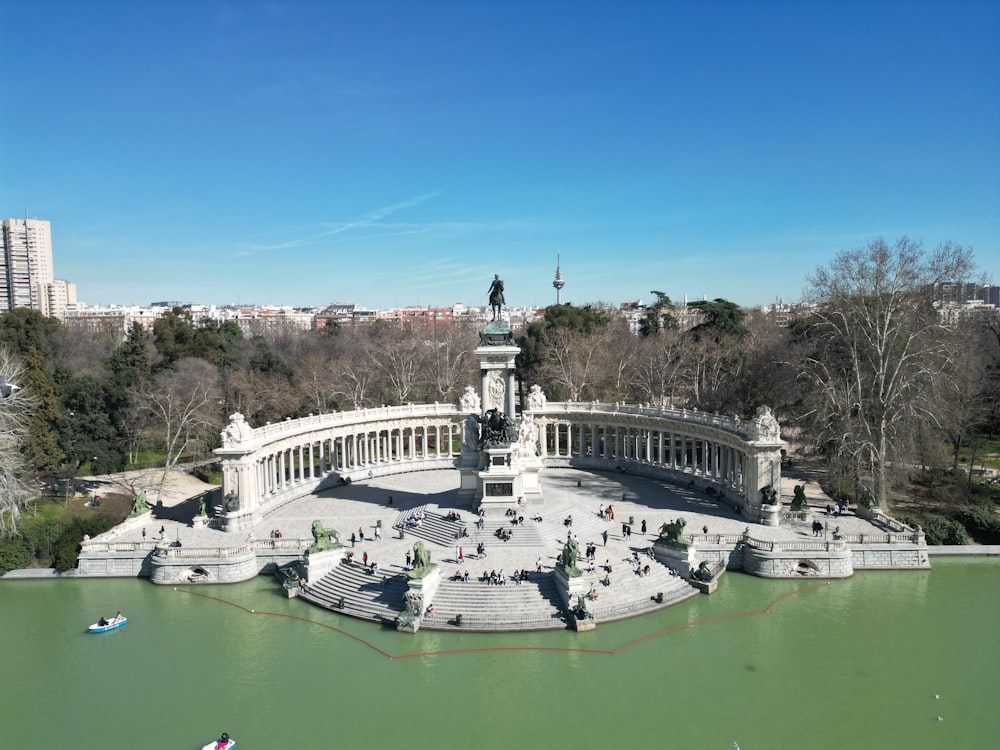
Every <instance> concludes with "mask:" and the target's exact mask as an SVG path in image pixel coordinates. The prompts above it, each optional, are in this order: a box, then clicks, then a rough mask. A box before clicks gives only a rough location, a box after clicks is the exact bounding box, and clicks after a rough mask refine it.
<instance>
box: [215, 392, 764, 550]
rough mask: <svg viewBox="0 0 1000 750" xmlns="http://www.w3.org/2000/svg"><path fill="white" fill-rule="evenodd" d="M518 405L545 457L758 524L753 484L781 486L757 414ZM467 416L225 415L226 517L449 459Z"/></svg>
mask: <svg viewBox="0 0 1000 750" xmlns="http://www.w3.org/2000/svg"><path fill="white" fill-rule="evenodd" d="M524 415H525V416H530V418H531V420H532V421H533V424H534V426H535V429H536V431H537V435H536V444H537V447H538V451H539V454H540V456H541V458H542V460H543V462H544V465H547V466H573V467H578V468H587V469H598V470H618V471H628V472H633V473H637V474H644V475H649V476H657V477H664V478H667V479H670V480H672V481H677V482H680V483H687V484H692V483H694V484H697V485H699V487H701V488H703V489H708V488H711V489H712V491H714V492H717V493H719V494H720V495H724V496H725V497H727V498H728V499H729V500H731V501H732V502H734V503H735V504H737V505H739V506H740V507H741V508H742V509H743V510H745V511H746V512H747V515H748V520H752V521H761V522H767V521H765V519H764V516H765V515H766V513H765V512H764V510H762V509H761V498H760V491H761V488H762V487H764V486H765V485H769V486H770V487H773V488H775V489H776V490H777V491H778V493H779V495H780V480H781V466H780V449H781V447H783V446H784V443H783V442H782V441H781V440H780V438H778V437H777V432H776V429H775V430H774V431H773V432H769V433H767V434H766V435H765V434H762V431H761V429H760V428H759V425H758V424H757V423H756V422H755V421H754V420H750V421H744V420H740V419H738V418H735V417H723V416H719V415H711V414H705V413H701V412H693V411H687V410H674V409H654V408H649V407H642V406H635V405H625V404H601V403H575V402H562V403H560V402H550V403H547V404H544V405H542V406H541V407H537V406H536V408H532V409H529V410H527V411H525V412H524ZM768 415H769V411H768ZM469 416H470V413H469V411H461V410H459V408H458V407H456V406H455V405H451V404H427V405H407V406H395V407H382V408H377V409H360V410H357V411H351V412H338V413H333V414H319V415H310V416H308V417H304V418H302V419H297V420H286V421H285V422H281V423H277V424H268V425H265V426H263V427H259V428H257V429H252V428H251V427H250V426H249V425H247V424H246V422H245V421H243V418H242V416H241V415H238V414H237V415H233V417H232V418H231V421H230V424H229V426H228V427H227V429H226V431H225V432H224V433H223V447H222V448H219V449H218V450H217V451H216V454H217V455H219V456H220V458H221V459H222V469H223V502H224V504H225V505H224V514H223V519H224V523H223V527H224V528H225V529H226V530H232V531H235V530H240V529H246V528H250V527H252V526H253V525H255V524H256V523H257V522H259V521H260V520H262V519H263V518H264V517H265V516H266V515H267V514H268V513H269V512H271V511H273V510H275V509H277V508H278V507H280V506H281V505H284V504H285V503H287V502H290V501H292V500H294V499H297V498H299V497H302V496H303V495H305V494H308V493H309V492H312V491H313V490H315V489H317V488H321V487H323V486H331V485H334V484H337V483H340V482H347V481H354V480H358V479H365V478H373V477H376V476H384V475H387V474H395V473H402V472H408V471H421V470H428V469H441V468H453V467H455V466H456V465H457V462H458V460H459V458H460V457H461V454H462V440H463V437H464V436H466V434H467V433H466V430H465V427H466V424H465V423H466V419H467V418H468V417H469ZM775 426H776V423H775ZM765 432H766V431H765ZM776 507H780V506H776ZM775 518H776V516H775ZM775 523H776V520H775Z"/></svg>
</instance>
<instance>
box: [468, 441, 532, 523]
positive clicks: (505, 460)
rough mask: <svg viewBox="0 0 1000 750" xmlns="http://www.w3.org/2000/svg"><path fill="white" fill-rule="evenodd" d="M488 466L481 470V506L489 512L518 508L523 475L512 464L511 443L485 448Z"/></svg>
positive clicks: (484, 452)
mask: <svg viewBox="0 0 1000 750" xmlns="http://www.w3.org/2000/svg"><path fill="white" fill-rule="evenodd" d="M483 454H484V455H485V457H486V468H485V469H483V470H482V471H480V472H479V492H478V493H477V497H478V498H479V503H480V507H481V508H483V509H484V510H485V511H486V512H487V513H489V512H490V511H491V510H493V509H503V510H507V509H508V508H516V507H517V500H518V498H519V497H521V496H522V495H521V492H520V488H521V475H520V472H518V470H517V469H516V468H515V467H513V466H512V465H511V448H510V445H490V446H487V447H485V448H483Z"/></svg>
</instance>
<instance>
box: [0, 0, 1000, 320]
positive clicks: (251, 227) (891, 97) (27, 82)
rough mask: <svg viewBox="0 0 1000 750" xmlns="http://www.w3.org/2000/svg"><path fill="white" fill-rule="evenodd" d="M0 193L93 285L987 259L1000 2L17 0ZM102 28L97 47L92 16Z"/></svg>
mask: <svg viewBox="0 0 1000 750" xmlns="http://www.w3.org/2000/svg"><path fill="white" fill-rule="evenodd" d="M8 16H9V20H10V22H11V23H12V24H13V25H15V26H16V27H18V28H24V29H34V30H35V32H36V33H31V34H28V33H25V34H12V35H9V37H8V40H7V41H8V45H9V49H8V53H7V54H6V55H5V59H4V62H3V66H4V71H5V72H6V73H7V79H8V80H9V81H17V83H18V87H19V90H22V91H24V92H26V93H28V94H29V96H28V97H27V101H29V102H30V106H25V107H7V108H5V111H4V113H3V114H2V115H0V142H2V143H4V144H5V145H7V146H8V147H7V148H6V149H5V156H6V159H5V161H6V164H5V167H6V168H5V179H4V180H3V181H2V182H0V206H5V208H4V209H3V217H17V216H25V214H26V212H27V214H29V215H30V217H31V218H38V219H41V220H45V221H49V222H50V223H51V228H52V246H53V250H54V256H55V257H54V261H55V275H56V276H57V277H59V278H61V279H68V280H70V281H72V282H74V283H75V284H76V287H77V290H78V296H79V298H80V299H81V300H82V301H84V302H87V303H89V304H107V303H121V304H132V303H134V304H149V303H150V302H152V301H155V300H162V299H176V300H179V301H183V302H190V303H214V304H238V303H243V304H250V303H255V304H273V305H296V306H322V305H325V304H328V303H330V302H337V301H343V302H348V301H350V302H356V303H358V304H361V305H365V306H367V307H370V308H393V307H405V306H423V307H428V306H433V307H438V306H450V305H452V304H454V303H455V302H463V303H464V304H466V305H468V306H478V307H483V306H485V305H486V304H487V299H486V296H487V290H488V289H489V282H490V279H492V278H493V274H494V273H499V275H500V276H501V278H503V279H504V280H505V283H506V289H507V302H508V304H510V305H514V306H544V305H546V304H551V303H553V302H554V301H555V298H556V289H554V288H553V280H554V278H555V273H556V266H557V254H558V258H559V261H558V262H559V263H560V265H561V271H562V276H563V280H564V281H565V287H564V288H563V289H562V290H561V294H562V299H563V301H566V302H572V303H574V304H585V303H590V302H608V303H612V304H617V303H620V302H623V301H626V300H635V299H641V300H643V301H645V302H650V301H651V299H652V295H651V294H650V290H652V289H658V290H662V291H664V292H665V293H667V294H668V295H669V296H671V297H672V298H673V299H674V300H675V301H679V300H681V299H683V297H684V296H685V295H687V296H688V297H689V298H690V299H701V298H702V297H703V296H707V297H709V298H714V297H724V298H726V299H730V300H732V301H734V302H736V303H738V304H740V305H743V306H748V307H749V306H756V305H760V304H767V303H769V302H773V301H774V300H775V299H776V298H781V299H783V300H784V301H786V302H793V301H796V300H798V299H800V298H801V296H802V290H803V287H804V285H805V283H806V277H807V276H808V274H809V273H811V272H812V271H813V270H814V269H815V268H816V267H817V266H821V265H825V264H826V263H828V262H829V261H830V260H832V259H833V257H834V256H835V255H836V254H837V252H839V251H841V250H845V249H850V248H854V247H859V246H862V245H864V244H866V243H867V242H868V241H869V240H871V239H874V238H875V237H880V236H881V237H884V238H885V239H886V240H887V241H890V242H892V241H894V240H895V239H896V238H897V237H899V236H902V235H904V234H905V235H909V236H910V237H912V238H914V239H920V240H922V241H923V242H924V243H925V245H926V246H927V247H928V248H931V249H932V248H934V247H936V246H937V245H939V244H941V243H943V242H946V241H952V242H955V243H959V244H963V245H967V246H971V247H973V249H974V251H975V256H976V260H977V262H978V266H979V270H980V271H981V272H983V273H985V274H986V275H987V276H988V277H990V279H991V280H992V282H993V283H997V277H998V275H1000V143H998V140H1000V139H998V138H997V137H996V134H997V133H998V132H1000V82H998V81H997V79H996V76H995V72H996V70H997V69H1000V49H998V47H997V45H996V44H995V39H996V38H997V35H998V33H1000V6H997V5H996V4H993V3H986V2H976V1H973V0H967V1H965V2H958V3H953V4H949V5H947V6H943V5H940V4H935V3H930V2H928V3H922V2H876V3H857V4H852V3H846V4H844V3H832V2H817V3H807V4H794V3H787V2H761V3H754V4H740V3H730V2H721V3H705V4H701V3H697V4H696V3H683V2H680V3H648V4H638V3H637V4H633V5H625V6H622V7H618V8H611V6H607V5H604V4H598V3H587V2H583V3H558V2H557V3H545V4H531V3H489V2H487V3H472V4H462V3H446V2H432V3H427V4H419V5H417V4H410V3H402V2H381V3H379V2H373V3H363V4H361V3H358V4H352V3H338V4H330V5H327V4H320V3H311V2H287V3H282V2H269V3H256V2H248V3H240V4H230V3H225V2H207V3H195V2H178V3H169V4H164V3H158V4H152V3H151V4H135V3H126V2H111V1H110V0H101V1H99V2H95V3H88V4H75V3H68V2H47V1H45V0H43V1H42V2H34V3H30V4H29V3H26V2H15V3H14V4H12V5H11V6H10V7H9V8H8ZM95 40H100V43H95Z"/></svg>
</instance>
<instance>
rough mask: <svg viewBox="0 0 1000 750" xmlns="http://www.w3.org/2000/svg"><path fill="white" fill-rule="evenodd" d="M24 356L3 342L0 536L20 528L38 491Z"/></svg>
mask: <svg viewBox="0 0 1000 750" xmlns="http://www.w3.org/2000/svg"><path fill="white" fill-rule="evenodd" d="M23 374H24V368H23V365H22V364H21V360H20V359H19V358H18V357H17V355H16V354H14V353H13V352H12V351H11V350H10V349H8V348H7V347H6V346H0V538H3V537H6V536H9V535H11V534H13V533H14V532H16V531H17V523H18V520H19V519H20V517H21V508H23V507H24V506H25V505H27V504H28V503H29V502H31V500H32V499H33V498H34V497H35V496H36V495H37V492H36V491H35V489H36V488H35V486H34V482H33V481H32V479H31V476H32V475H31V466H30V465H29V463H28V460H27V459H26V458H25V454H24V451H23V445H22V444H23V440H24V435H25V432H26V425H27V420H28V417H29V416H30V415H31V411H32V409H33V407H34V403H33V401H32V399H31V394H30V393H26V392H25V390H24V389H22V388H21V387H20V386H19V385H18V383H21V382H23V380H22V377H21V376H22V375H23Z"/></svg>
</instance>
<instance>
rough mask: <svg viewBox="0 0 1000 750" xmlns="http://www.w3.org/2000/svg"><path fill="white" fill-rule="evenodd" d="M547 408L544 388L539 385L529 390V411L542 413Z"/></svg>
mask: <svg viewBox="0 0 1000 750" xmlns="http://www.w3.org/2000/svg"><path fill="white" fill-rule="evenodd" d="M544 408H545V394H544V393H543V392H542V387H541V386H540V385H538V384H537V383H536V384H535V385H533V386H531V388H529V389H528V409H529V410H531V411H540V410H541V409H544Z"/></svg>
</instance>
